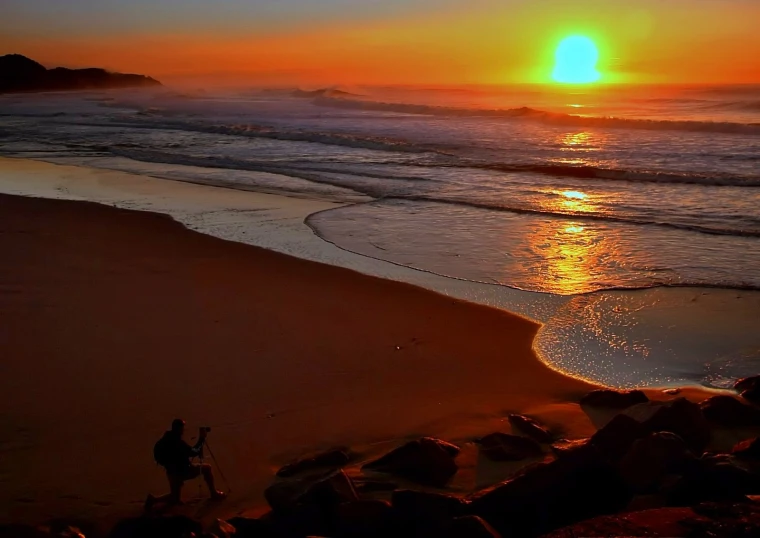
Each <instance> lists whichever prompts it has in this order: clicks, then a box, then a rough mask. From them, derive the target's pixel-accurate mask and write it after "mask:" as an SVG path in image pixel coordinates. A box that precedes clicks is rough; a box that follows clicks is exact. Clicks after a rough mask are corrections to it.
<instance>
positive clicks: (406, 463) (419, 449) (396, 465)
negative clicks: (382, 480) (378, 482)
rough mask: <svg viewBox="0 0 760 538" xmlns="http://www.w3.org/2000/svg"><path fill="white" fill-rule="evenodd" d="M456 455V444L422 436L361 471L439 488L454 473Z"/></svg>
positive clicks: (456, 468)
mask: <svg viewBox="0 0 760 538" xmlns="http://www.w3.org/2000/svg"><path fill="white" fill-rule="evenodd" d="M458 453H459V447H457V446H456V445H452V444H451V443H447V442H445V441H441V440H440V439H433V438H431V437H423V438H422V439H418V440H416V441H411V442H409V443H407V444H405V445H403V446H401V447H399V448H397V449H395V450H393V451H391V452H389V453H388V454H386V455H385V456H383V457H381V458H379V459H377V460H375V461H372V462H370V463H367V464H366V465H364V467H363V468H364V469H368V470H371V471H376V472H381V473H389V474H393V475H396V476H400V477H403V478H406V479H408V480H411V481H412V482H417V483H418V484H423V485H428V486H434V487H443V486H445V485H446V484H447V483H448V482H449V480H451V477H453V476H454V475H455V474H456V472H457V470H458V467H457V464H456V462H455V461H454V460H455V458H456V456H457V454H458Z"/></svg>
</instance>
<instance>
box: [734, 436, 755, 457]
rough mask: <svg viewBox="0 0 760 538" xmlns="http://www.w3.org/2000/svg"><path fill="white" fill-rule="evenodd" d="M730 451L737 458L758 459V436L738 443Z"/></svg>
mask: <svg viewBox="0 0 760 538" xmlns="http://www.w3.org/2000/svg"><path fill="white" fill-rule="evenodd" d="M731 453H732V454H733V455H734V456H736V457H737V458H740V459H744V460H760V437H755V438H754V439H747V440H745V441H742V442H741V443H738V444H737V445H736V446H735V447H734V448H733V449H732V450H731Z"/></svg>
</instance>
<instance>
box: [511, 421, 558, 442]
mask: <svg viewBox="0 0 760 538" xmlns="http://www.w3.org/2000/svg"><path fill="white" fill-rule="evenodd" d="M509 423H510V424H511V425H512V427H513V428H514V429H516V430H518V431H519V432H521V433H523V434H525V435H527V436H528V437H530V438H531V439H533V440H535V441H538V442H539V443H551V442H552V435H551V433H549V430H548V429H546V428H545V427H543V426H542V425H541V424H539V423H538V422H537V421H535V420H533V419H532V418H530V417H526V416H523V415H509Z"/></svg>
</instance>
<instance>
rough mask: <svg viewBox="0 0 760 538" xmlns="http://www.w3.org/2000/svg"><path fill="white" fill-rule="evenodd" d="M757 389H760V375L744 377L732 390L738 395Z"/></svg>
mask: <svg viewBox="0 0 760 538" xmlns="http://www.w3.org/2000/svg"><path fill="white" fill-rule="evenodd" d="M757 387H760V375H756V376H752V377H745V378H744V379H740V380H739V381H737V382H736V383H734V390H735V391H736V392H738V393H740V394H741V393H742V392H744V391H745V390H752V389H755V388H757Z"/></svg>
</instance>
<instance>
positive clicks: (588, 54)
mask: <svg viewBox="0 0 760 538" xmlns="http://www.w3.org/2000/svg"><path fill="white" fill-rule="evenodd" d="M555 61H556V64H555V66H554V72H553V73H552V77H553V78H554V80H555V81H557V82H560V83H562V84H589V83H591V82H596V81H598V80H599V79H600V78H601V74H600V73H599V71H597V69H596V64H597V62H598V61H599V50H598V49H597V48H596V45H595V44H594V42H593V41H591V40H590V39H589V38H588V37H584V36H571V37H567V38H565V39H563V40H562V42H561V43H560V44H559V46H558V47H557V52H556V53H555Z"/></svg>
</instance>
